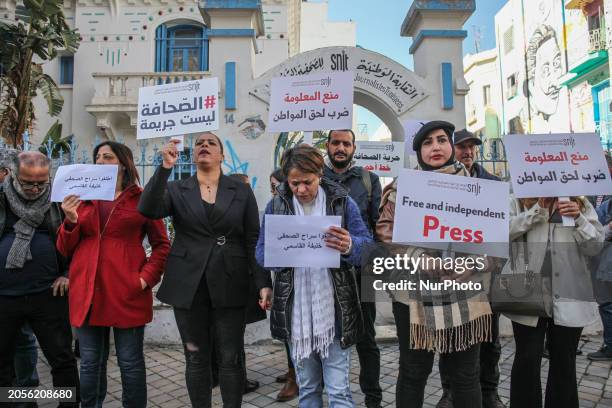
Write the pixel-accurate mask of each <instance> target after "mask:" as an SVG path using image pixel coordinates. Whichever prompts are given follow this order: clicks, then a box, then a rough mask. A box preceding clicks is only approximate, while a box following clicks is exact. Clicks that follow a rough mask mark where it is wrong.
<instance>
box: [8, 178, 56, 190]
mask: <svg viewBox="0 0 612 408" xmlns="http://www.w3.org/2000/svg"><path fill="white" fill-rule="evenodd" d="M16 179H17V182H18V183H19V185H20V186H21V188H23V189H24V190H34V189H35V188H38V189H39V190H43V189H44V188H45V187H47V186H48V185H49V184H51V180H47V181H42V182H38V183H30V182H26V181H21V180H20V179H19V177H16Z"/></svg>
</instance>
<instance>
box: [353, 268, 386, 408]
mask: <svg viewBox="0 0 612 408" xmlns="http://www.w3.org/2000/svg"><path fill="white" fill-rule="evenodd" d="M358 282H360V283H361V279H359V280H358ZM361 312H362V314H363V325H364V329H365V331H364V334H363V336H362V337H361V339H360V340H359V341H358V342H357V344H356V345H355V348H356V349H357V354H358V355H359V365H360V367H361V369H360V371H359V386H360V387H361V391H362V392H363V394H364V395H365V405H366V407H368V408H369V407H379V406H380V403H381V402H382V389H381V388H380V382H379V381H380V350H379V349H378V345H377V344H376V329H375V327H374V324H375V320H376V303H374V302H364V303H361Z"/></svg>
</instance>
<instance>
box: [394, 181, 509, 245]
mask: <svg viewBox="0 0 612 408" xmlns="http://www.w3.org/2000/svg"><path fill="white" fill-rule="evenodd" d="M509 194H510V192H509V185H508V183H505V182H501V181H492V180H483V179H476V178H471V177H463V176H452V175H448V174H441V173H435V172H432V171H420V170H409V169H403V170H401V171H400V175H399V178H398V188H397V197H396V203H395V220H394V223H393V242H397V243H406V244H410V245H416V246H422V247H426V248H436V249H442V250H446V249H452V250H454V251H458V252H466V253H470V254H487V255H490V256H499V257H507V252H508V245H507V243H508V236H509V200H508V199H509Z"/></svg>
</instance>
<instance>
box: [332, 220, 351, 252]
mask: <svg viewBox="0 0 612 408" xmlns="http://www.w3.org/2000/svg"><path fill="white" fill-rule="evenodd" d="M351 243H352V242H351V234H350V233H349V232H348V231H347V230H345V229H344V228H340V227H336V226H335V225H332V226H331V227H329V229H328V230H327V237H325V244H326V245H327V247H328V248H332V249H336V250H338V251H340V253H341V254H346V253H347V251H348V250H349V249H350V248H351Z"/></svg>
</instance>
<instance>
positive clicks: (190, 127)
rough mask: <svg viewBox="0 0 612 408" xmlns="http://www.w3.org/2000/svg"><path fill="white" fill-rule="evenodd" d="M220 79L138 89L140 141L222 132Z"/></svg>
mask: <svg viewBox="0 0 612 408" xmlns="http://www.w3.org/2000/svg"><path fill="white" fill-rule="evenodd" d="M218 97H219V81H218V79H217V78H206V79H199V80H197V81H186V82H175V83H171V84H164V85H157V86H147V87H144V88H140V89H139V90H138V126H137V131H136V138H137V139H151V138H156V137H166V136H177V135H185V134H189V133H197V132H204V131H210V130H217V129H219V103H218Z"/></svg>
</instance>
